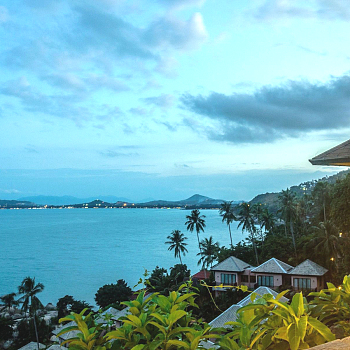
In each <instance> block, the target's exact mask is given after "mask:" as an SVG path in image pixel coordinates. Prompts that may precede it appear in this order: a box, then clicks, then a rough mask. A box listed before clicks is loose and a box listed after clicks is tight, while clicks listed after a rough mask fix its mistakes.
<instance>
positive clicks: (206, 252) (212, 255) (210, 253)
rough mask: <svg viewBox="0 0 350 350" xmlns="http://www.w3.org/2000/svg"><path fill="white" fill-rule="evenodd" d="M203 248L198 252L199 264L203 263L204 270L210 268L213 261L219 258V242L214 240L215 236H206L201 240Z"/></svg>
mask: <svg viewBox="0 0 350 350" xmlns="http://www.w3.org/2000/svg"><path fill="white" fill-rule="evenodd" d="M200 247H201V250H200V252H199V253H198V254H197V255H199V256H200V259H199V260H198V265H202V270H204V269H208V268H209V267H212V266H213V262H214V261H216V260H217V256H218V253H219V243H218V242H215V243H214V241H213V236H210V237H209V238H204V239H203V240H202V241H201V242H200Z"/></svg>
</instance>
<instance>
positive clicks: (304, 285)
mask: <svg viewBox="0 0 350 350" xmlns="http://www.w3.org/2000/svg"><path fill="white" fill-rule="evenodd" d="M212 271H213V272H214V274H215V283H216V285H217V286H220V285H223V286H230V285H232V286H237V285H245V286H247V287H248V288H250V289H253V288H256V287H269V288H273V289H279V288H280V287H281V286H285V287H286V289H287V288H289V287H290V286H292V287H293V289H294V290H302V289H308V290H317V291H319V290H321V289H322V288H324V283H325V279H324V275H325V274H326V272H327V270H326V269H325V268H324V267H322V266H320V265H318V264H316V263H314V262H313V261H311V260H309V259H307V260H305V261H304V262H302V263H301V264H299V265H298V266H296V267H293V266H291V265H289V264H287V263H285V262H283V261H281V260H278V259H276V258H271V259H270V260H268V261H266V262H264V263H263V264H261V265H259V266H258V267H253V266H251V265H249V264H248V263H246V262H244V261H242V260H240V259H238V258H236V257H234V256H230V257H229V258H227V259H226V260H224V261H222V262H221V263H219V264H217V265H215V266H214V267H213V268H212ZM226 289H227V288H225V287H222V288H215V290H216V291H217V292H220V291H226ZM216 294H217V293H216Z"/></svg>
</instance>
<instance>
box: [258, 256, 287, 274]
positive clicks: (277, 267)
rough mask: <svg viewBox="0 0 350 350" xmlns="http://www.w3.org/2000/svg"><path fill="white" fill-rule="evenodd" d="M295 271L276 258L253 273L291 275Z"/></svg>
mask: <svg viewBox="0 0 350 350" xmlns="http://www.w3.org/2000/svg"><path fill="white" fill-rule="evenodd" d="M292 269H293V266H291V265H288V264H286V263H284V262H283V261H281V260H278V259H276V258H271V259H270V260H267V261H266V262H264V263H263V264H261V265H259V266H258V267H256V268H255V269H252V272H255V273H259V272H260V273H289V271H290V270H292Z"/></svg>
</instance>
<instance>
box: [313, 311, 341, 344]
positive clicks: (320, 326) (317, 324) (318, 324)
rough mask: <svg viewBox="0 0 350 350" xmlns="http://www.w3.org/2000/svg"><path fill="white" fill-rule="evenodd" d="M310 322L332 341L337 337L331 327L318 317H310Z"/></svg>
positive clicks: (324, 336) (326, 338)
mask: <svg viewBox="0 0 350 350" xmlns="http://www.w3.org/2000/svg"><path fill="white" fill-rule="evenodd" d="M309 324H310V325H311V326H312V327H313V328H314V329H315V330H316V331H317V332H318V333H320V334H321V335H322V337H323V338H324V339H325V340H327V341H332V340H334V339H335V335H334V334H333V333H332V332H331V331H330V329H329V328H328V327H327V326H326V325H325V324H323V323H322V322H320V321H319V320H317V319H316V318H313V317H309Z"/></svg>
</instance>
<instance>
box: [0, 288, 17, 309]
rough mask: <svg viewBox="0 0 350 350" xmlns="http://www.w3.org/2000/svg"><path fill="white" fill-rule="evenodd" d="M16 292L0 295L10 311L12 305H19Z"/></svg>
mask: <svg viewBox="0 0 350 350" xmlns="http://www.w3.org/2000/svg"><path fill="white" fill-rule="evenodd" d="M16 295H17V294H16V293H10V294H5V295H3V296H2V297H0V300H1V302H2V303H4V307H7V308H8V310H9V312H10V311H11V307H12V306H16V305H18V301H17V300H15V296H16Z"/></svg>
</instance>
